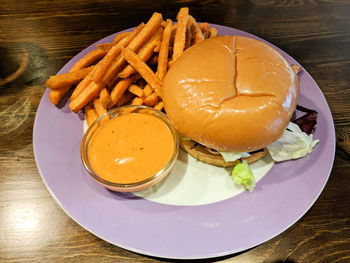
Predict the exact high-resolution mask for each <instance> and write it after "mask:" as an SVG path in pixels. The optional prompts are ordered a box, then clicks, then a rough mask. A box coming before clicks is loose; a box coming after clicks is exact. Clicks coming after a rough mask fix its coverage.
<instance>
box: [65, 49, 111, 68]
mask: <svg viewBox="0 0 350 263" xmlns="http://www.w3.org/2000/svg"><path fill="white" fill-rule="evenodd" d="M104 55H106V52H105V51H104V50H101V49H94V50H92V51H91V52H89V53H87V54H86V55H85V56H84V57H82V58H81V59H80V60H78V61H77V63H75V64H74V66H73V67H72V68H71V69H70V71H77V70H80V69H83V68H86V67H88V66H90V65H92V64H93V63H95V62H96V61H98V60H99V59H101V58H102V57H103V56H104Z"/></svg>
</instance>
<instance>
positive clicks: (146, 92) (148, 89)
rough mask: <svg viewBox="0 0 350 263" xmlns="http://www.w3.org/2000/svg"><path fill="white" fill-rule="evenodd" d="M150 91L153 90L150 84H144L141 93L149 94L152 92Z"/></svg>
mask: <svg viewBox="0 0 350 263" xmlns="http://www.w3.org/2000/svg"><path fill="white" fill-rule="evenodd" d="M152 92H153V89H152V88H151V86H150V85H148V84H147V85H146V86H145V87H144V89H143V94H144V96H146V97H147V96H149V95H151V94H152Z"/></svg>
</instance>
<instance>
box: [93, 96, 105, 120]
mask: <svg viewBox="0 0 350 263" xmlns="http://www.w3.org/2000/svg"><path fill="white" fill-rule="evenodd" d="M94 108H95V111H96V113H97V117H100V116H101V115H103V114H105V113H106V112H107V109H106V107H105V106H104V105H103V103H102V101H101V99H100V98H97V99H95V100H94Z"/></svg>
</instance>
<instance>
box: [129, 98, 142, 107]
mask: <svg viewBox="0 0 350 263" xmlns="http://www.w3.org/2000/svg"><path fill="white" fill-rule="evenodd" d="M142 104H143V99H142V98H140V97H135V98H134V99H133V100H132V102H131V105H142Z"/></svg>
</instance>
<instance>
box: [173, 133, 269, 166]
mask: <svg viewBox="0 0 350 263" xmlns="http://www.w3.org/2000/svg"><path fill="white" fill-rule="evenodd" d="M180 146H181V148H182V149H183V150H184V151H186V152H187V153H189V154H190V155H192V156H193V157H194V158H196V159H198V160H200V161H202V162H204V163H208V164H212V165H216V166H221V167H229V166H235V165H236V164H237V163H239V160H236V161H233V162H226V161H225V160H224V158H223V157H222V156H221V154H214V153H211V152H209V151H208V150H207V148H206V147H205V146H203V145H201V144H199V143H196V142H195V141H192V140H187V139H183V138H182V136H180ZM267 153H268V150H267V149H266V148H264V149H262V150H261V151H258V152H254V153H252V154H250V156H249V157H245V158H242V159H243V160H246V161H247V163H253V162H255V161H257V160H260V159H261V158H263V157H264V156H265V155H266V154H267Z"/></svg>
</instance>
